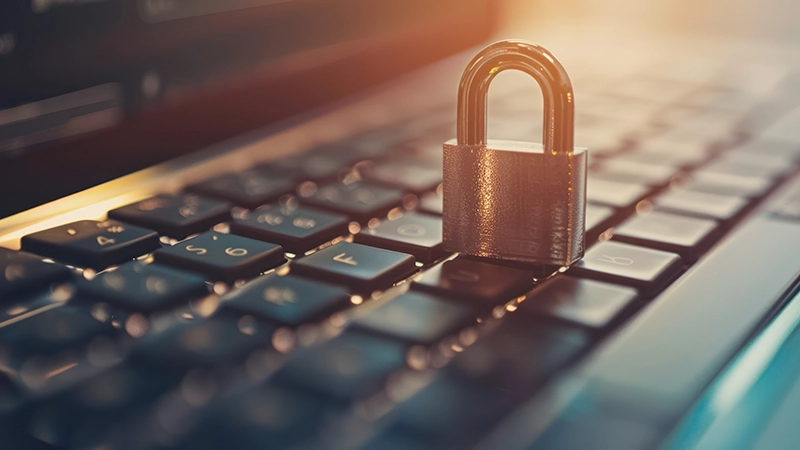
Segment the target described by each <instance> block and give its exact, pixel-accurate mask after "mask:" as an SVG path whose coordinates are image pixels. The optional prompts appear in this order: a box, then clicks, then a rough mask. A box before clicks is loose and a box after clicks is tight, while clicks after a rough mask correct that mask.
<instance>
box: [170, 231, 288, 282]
mask: <svg viewBox="0 0 800 450" xmlns="http://www.w3.org/2000/svg"><path fill="white" fill-rule="evenodd" d="M154 256H155V259H156V262H158V263H162V264H167V265H170V266H174V267H177V268H179V269H184V270H188V271H190V272H197V273H200V274H202V275H204V276H205V277H206V278H207V280H209V281H224V282H226V283H233V282H234V281H236V280H242V279H246V278H252V277H255V276H257V275H258V274H260V273H262V272H266V271H267V270H270V269H272V268H274V267H276V266H279V265H281V264H283V263H284V262H285V261H286V260H285V259H284V257H283V249H282V248H281V247H280V246H279V245H275V244H269V243H266V242H261V241H256V240H254V239H248V238H245V237H241V236H234V235H232V234H222V233H216V232H213V231H211V232H208V233H203V234H201V235H199V236H197V237H195V238H192V239H189V240H186V241H183V242H179V243H177V244H175V245H173V246H171V247H164V248H162V249H161V250H159V251H157V252H155V254H154Z"/></svg>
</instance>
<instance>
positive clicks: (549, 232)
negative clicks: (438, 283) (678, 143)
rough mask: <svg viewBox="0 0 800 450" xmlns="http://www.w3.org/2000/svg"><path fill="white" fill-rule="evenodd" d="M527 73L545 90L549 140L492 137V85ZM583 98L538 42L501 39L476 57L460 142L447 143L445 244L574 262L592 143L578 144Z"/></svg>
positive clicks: (464, 98)
mask: <svg viewBox="0 0 800 450" xmlns="http://www.w3.org/2000/svg"><path fill="white" fill-rule="evenodd" d="M507 69H517V70H521V71H523V72H525V73H527V74H528V75H530V76H532V77H533V78H534V79H536V81H537V82H538V83H539V86H540V87H541V89H542V94H543V97H544V143H543V144H534V143H529V142H519V141H502V140H490V141H489V140H487V138H486V110H487V105H486V102H487V99H488V93H489V86H490V84H491V82H492V80H493V79H494V77H495V76H497V74H498V73H500V72H502V71H504V70H507ZM574 125H575V98H574V95H573V92H572V83H571V82H570V79H569V76H568V75H567V72H566V71H565V70H564V67H563V66H562V65H561V63H559V62H558V60H557V59H556V58H555V57H554V56H553V55H552V54H551V53H550V52H549V51H547V50H546V49H545V48H543V47H541V46H539V45H537V44H534V43H530V42H525V41H518V40H509V41H500V42H496V43H494V44H492V45H489V46H488V47H486V48H485V49H483V50H481V52H480V53H478V55H477V56H475V58H474V59H473V60H472V61H471V62H470V63H469V66H467V69H466V70H465V71H464V75H463V76H462V78H461V84H460V86H459V92H458V122H457V136H458V138H457V139H456V140H451V141H448V142H447V143H445V144H444V212H443V231H444V247H445V249H447V250H448V251H451V252H458V253H462V254H467V255H473V256H480V257H487V258H496V259H504V260H513V261H521V262H526V263H533V264H541V265H560V266H569V265H571V264H572V263H574V262H576V261H578V260H579V259H581V258H582V257H583V252H584V246H585V242H584V240H585V236H584V234H585V229H584V227H585V224H584V216H585V214H586V166H587V154H588V150H587V149H585V148H573V139H574Z"/></svg>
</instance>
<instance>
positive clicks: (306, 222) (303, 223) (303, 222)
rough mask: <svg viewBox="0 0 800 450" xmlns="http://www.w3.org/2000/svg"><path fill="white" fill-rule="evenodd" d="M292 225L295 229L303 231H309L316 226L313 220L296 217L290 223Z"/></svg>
mask: <svg viewBox="0 0 800 450" xmlns="http://www.w3.org/2000/svg"><path fill="white" fill-rule="evenodd" d="M292 225H294V226H296V227H297V228H302V229H304V230H310V229H312V228H314V227H316V226H317V222H316V221H315V220H314V219H306V218H305V217H298V218H296V219H294V221H292Z"/></svg>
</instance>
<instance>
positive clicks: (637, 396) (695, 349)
mask: <svg viewBox="0 0 800 450" xmlns="http://www.w3.org/2000/svg"><path fill="white" fill-rule="evenodd" d="M798 274H800V224H798V223H793V222H788V221H787V222H783V221H778V220H774V219H771V218H768V217H756V218H755V219H753V220H752V221H750V222H749V223H747V224H745V225H744V226H743V227H741V228H739V229H738V230H737V231H736V232H734V233H732V234H731V235H730V236H729V238H728V239H726V240H725V241H724V242H723V243H722V244H721V245H720V246H718V247H717V248H716V249H714V251H712V252H711V253H710V254H708V255H707V257H706V258H704V259H703V260H702V261H701V262H700V263H699V264H698V265H696V266H695V267H693V268H692V269H691V270H690V271H689V272H687V273H686V274H685V275H684V276H683V277H682V278H681V279H680V280H678V281H677V282H676V283H675V284H673V285H672V286H670V288H669V289H668V290H667V291H665V292H664V293H663V294H662V295H660V296H659V297H658V298H657V299H656V300H654V302H653V303H652V304H651V305H650V306H649V307H647V308H645V310H644V311H642V313H641V314H640V315H639V316H638V317H636V318H635V319H634V320H633V321H632V323H631V324H630V326H629V327H627V328H625V329H623V330H622V331H621V332H620V333H618V334H617V335H616V336H614V337H613V338H612V339H611V340H610V341H609V343H608V345H607V346H605V347H603V348H602V349H601V350H600V351H599V352H598V353H597V354H596V355H595V356H594V357H593V358H592V359H591V360H590V361H588V362H587V365H586V366H584V367H583V369H585V370H581V371H580V372H581V375H582V376H581V379H582V380H583V381H584V382H585V383H581V384H582V385H583V388H582V389H580V390H579V394H578V395H577V396H576V398H575V399H574V401H573V402H570V403H569V406H567V408H566V410H565V411H562V413H561V414H560V415H557V416H556V418H555V420H554V421H553V422H550V425H549V427H547V428H546V429H545V430H544V432H543V434H541V435H539V439H536V440H535V443H533V442H529V443H528V445H530V444H534V445H533V446H532V447H531V448H534V449H539V448H542V449H545V448H546V449H560V448H578V447H575V445H582V444H590V445H592V446H593V447H594V448H613V449H618V450H622V449H628V448H637V449H638V448H653V447H654V446H655V445H657V442H658V441H660V439H661V438H662V437H663V436H664V433H666V432H667V431H669V429H670V428H671V427H672V426H673V425H674V424H675V421H676V420H677V419H678V418H680V416H681V415H682V414H683V413H684V412H685V411H686V409H687V408H688V407H689V406H691V404H692V402H693V401H694V400H695V399H696V398H697V396H698V395H699V394H700V393H702V391H703V390H704V388H705V387H706V386H707V385H708V383H709V382H710V381H711V380H712V379H713V378H714V377H715V375H716V374H717V373H718V372H719V370H720V369H721V368H722V367H723V366H724V365H725V364H726V363H727V362H728V361H729V360H730V359H731V358H732V357H733V356H734V355H735V353H736V352H737V351H738V350H739V349H740V348H741V346H742V345H743V344H744V343H745V342H746V340H747V339H748V337H749V336H750V335H751V334H752V333H753V332H754V331H755V330H756V328H757V327H758V326H759V325H760V324H761V322H762V321H763V320H764V319H766V318H767V317H768V315H769V314H770V313H771V309H772V308H774V307H775V306H777V305H776V303H777V302H778V300H779V299H780V298H781V296H782V294H783V293H784V291H786V289H787V288H788V287H789V286H790V285H791V284H792V282H793V280H794V279H795V278H796V276H797V275H798ZM623 424H624V425H623ZM618 426H619V428H617V427H618ZM576 435H577V436H580V438H579V439H577V440H576ZM530 437H533V436H530ZM518 444H519V443H515V445H514V446H516V445H518ZM528 445H525V446H524V447H527V446H528Z"/></svg>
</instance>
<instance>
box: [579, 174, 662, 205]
mask: <svg viewBox="0 0 800 450" xmlns="http://www.w3.org/2000/svg"><path fill="white" fill-rule="evenodd" d="M648 192H649V189H648V188H647V187H646V186H642V185H638V184H629V183H619V182H616V181H609V180H602V179H598V178H594V177H593V176H590V177H588V180H587V185H586V199H587V200H589V201H590V202H593V203H600V204H603V205H608V206H613V207H615V208H627V207H629V206H632V205H633V204H634V203H636V202H638V201H639V200H641V199H642V198H643V197H644V196H645V195H647V193H648Z"/></svg>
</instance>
